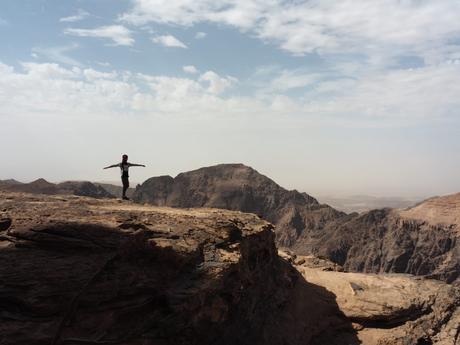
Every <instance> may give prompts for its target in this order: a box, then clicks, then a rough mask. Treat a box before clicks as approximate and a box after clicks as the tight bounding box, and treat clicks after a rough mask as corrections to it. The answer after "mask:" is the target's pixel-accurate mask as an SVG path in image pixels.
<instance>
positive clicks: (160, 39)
mask: <svg viewBox="0 0 460 345" xmlns="http://www.w3.org/2000/svg"><path fill="white" fill-rule="evenodd" d="M152 42H154V43H158V44H161V45H164V46H165V47H174V48H183V49H187V46H186V45H185V44H184V43H182V42H181V41H179V40H178V39H177V38H176V37H174V36H172V35H163V36H155V37H152Z"/></svg>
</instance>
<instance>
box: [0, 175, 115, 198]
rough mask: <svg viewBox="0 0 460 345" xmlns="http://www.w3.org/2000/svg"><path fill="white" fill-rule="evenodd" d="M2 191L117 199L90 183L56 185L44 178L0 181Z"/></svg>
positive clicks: (72, 182)
mask: <svg viewBox="0 0 460 345" xmlns="http://www.w3.org/2000/svg"><path fill="white" fill-rule="evenodd" d="M0 190H4V191H9V192H23V193H32V194H49V195H56V194H73V195H79V196H88V197H92V198H114V197H115V196H114V195H112V194H111V193H109V192H108V191H106V190H105V189H104V188H103V187H101V186H98V185H95V184H93V183H91V182H88V181H66V182H62V183H57V184H55V183H51V182H48V181H46V180H45V179H43V178H39V179H37V180H35V181H32V182H30V183H21V182H18V181H16V180H0Z"/></svg>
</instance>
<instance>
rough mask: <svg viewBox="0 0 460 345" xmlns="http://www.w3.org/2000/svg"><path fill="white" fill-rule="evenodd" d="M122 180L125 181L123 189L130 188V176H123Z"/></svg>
mask: <svg viewBox="0 0 460 345" xmlns="http://www.w3.org/2000/svg"><path fill="white" fill-rule="evenodd" d="M121 182H122V183H123V189H125V188H126V189H128V188H129V178H128V176H122V177H121Z"/></svg>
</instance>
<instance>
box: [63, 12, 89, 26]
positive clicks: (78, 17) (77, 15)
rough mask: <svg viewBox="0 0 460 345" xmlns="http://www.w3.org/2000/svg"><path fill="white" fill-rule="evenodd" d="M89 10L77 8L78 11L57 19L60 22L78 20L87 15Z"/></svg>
mask: <svg viewBox="0 0 460 345" xmlns="http://www.w3.org/2000/svg"><path fill="white" fill-rule="evenodd" d="M89 15H90V14H89V12H86V11H85V10H82V9H79V10H78V13H77V14H75V15H73V16H68V17H62V18H60V19H59V21H60V22H61V23H74V22H78V21H80V20H83V19H85V18H87V17H89Z"/></svg>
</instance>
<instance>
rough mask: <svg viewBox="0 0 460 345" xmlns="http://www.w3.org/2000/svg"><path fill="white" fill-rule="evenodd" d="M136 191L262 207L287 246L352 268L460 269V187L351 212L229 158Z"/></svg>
mask: <svg viewBox="0 0 460 345" xmlns="http://www.w3.org/2000/svg"><path fill="white" fill-rule="evenodd" d="M134 199H135V200H136V201H138V202H148V203H151V204H154V205H167V206H172V207H217V208H223V209H231V210H239V211H244V212H252V213H255V214H258V215H259V216H261V217H262V218H263V219H266V220H268V221H270V222H271V223H273V224H275V226H276V230H275V233H276V242H277V245H278V246H279V247H280V248H286V247H287V248H290V249H291V250H293V251H295V252H296V253H298V254H304V255H307V254H313V255H314V256H316V257H324V258H327V259H329V260H332V261H333V262H335V263H336V264H338V265H341V266H343V268H344V269H345V270H347V271H353V272H373V273H385V272H387V273H388V272H396V273H410V274H414V275H419V276H429V277H433V278H437V279H441V280H444V281H447V282H454V281H456V279H458V277H459V276H460V247H459V246H460V241H459V234H460V231H459V225H458V223H459V220H460V194H459V195H456V196H450V197H443V198H433V199H430V200H428V201H427V202H425V203H422V204H420V205H418V206H416V207H414V208H412V209H410V210H407V211H400V210H391V209H381V210H373V211H369V212H366V213H363V214H357V213H354V214H350V215H346V214H344V213H342V212H339V211H337V210H335V209H333V208H332V207H329V206H327V205H321V204H320V203H318V201H317V200H315V199H314V198H312V197H311V196H309V195H307V194H305V193H299V192H297V191H295V190H294V191H287V190H285V189H283V188H282V187H280V186H279V185H277V184H276V183H275V182H273V181H272V180H270V179H269V178H267V177H266V176H263V175H261V174H259V173H258V172H257V171H255V170H254V169H251V168H249V167H247V166H244V165H242V164H222V165H217V166H213V167H207V168H202V169H198V170H195V171H190V172H187V173H183V174H179V175H178V176H177V177H175V178H172V177H170V176H162V177H154V178H151V179H148V180H147V181H145V182H144V183H143V184H142V185H141V186H140V187H139V188H137V189H136V192H135V194H134Z"/></svg>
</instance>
